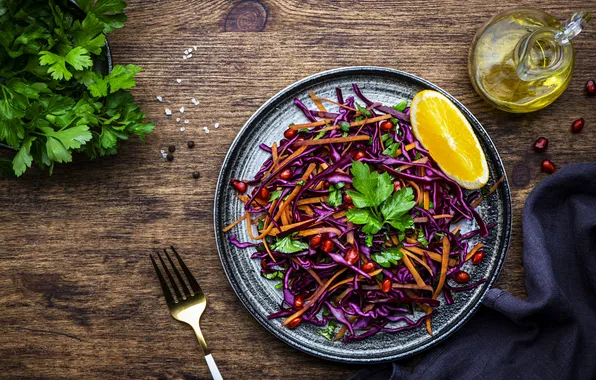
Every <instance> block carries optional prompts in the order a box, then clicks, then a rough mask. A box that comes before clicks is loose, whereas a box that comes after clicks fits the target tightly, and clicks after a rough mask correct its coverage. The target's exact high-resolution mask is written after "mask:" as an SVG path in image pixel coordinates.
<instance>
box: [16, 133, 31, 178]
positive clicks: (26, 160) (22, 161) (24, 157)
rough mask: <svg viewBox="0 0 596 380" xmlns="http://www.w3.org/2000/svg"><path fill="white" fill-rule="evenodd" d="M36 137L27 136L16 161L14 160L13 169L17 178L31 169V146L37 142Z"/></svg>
mask: <svg viewBox="0 0 596 380" xmlns="http://www.w3.org/2000/svg"><path fill="white" fill-rule="evenodd" d="M35 139H36V138H35V137H33V136H27V138H26V139H25V140H24V141H23V143H22V144H21V147H20V149H19V151H18V152H17V154H16V155H15V157H14V159H13V160H12V168H13V170H14V172H15V174H16V175H17V176H20V175H21V174H23V173H24V172H25V170H27V168H30V167H31V163H32V162H33V156H31V144H32V143H33V141H35Z"/></svg>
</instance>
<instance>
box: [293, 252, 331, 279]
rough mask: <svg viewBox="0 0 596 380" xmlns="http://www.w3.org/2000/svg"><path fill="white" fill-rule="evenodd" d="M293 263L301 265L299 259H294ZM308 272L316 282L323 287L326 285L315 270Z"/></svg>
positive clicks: (308, 270)
mask: <svg viewBox="0 0 596 380" xmlns="http://www.w3.org/2000/svg"><path fill="white" fill-rule="evenodd" d="M292 261H293V262H295V263H296V264H298V265H300V261H298V259H297V258H295V257H292ZM306 271H307V272H308V273H309V274H310V275H311V276H312V277H313V278H314V279H315V281H316V282H318V283H319V285H321V286H322V285H325V283H324V282H323V281H322V280H321V278H320V277H319V275H318V274H317V272H315V271H314V270H312V269H310V268H309V269H307V270H306Z"/></svg>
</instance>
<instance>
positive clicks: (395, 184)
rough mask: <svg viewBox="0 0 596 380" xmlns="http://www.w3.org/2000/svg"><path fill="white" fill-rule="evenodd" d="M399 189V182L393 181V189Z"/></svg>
mask: <svg viewBox="0 0 596 380" xmlns="http://www.w3.org/2000/svg"><path fill="white" fill-rule="evenodd" d="M399 190H401V183H399V182H395V183H394V184H393V191H399Z"/></svg>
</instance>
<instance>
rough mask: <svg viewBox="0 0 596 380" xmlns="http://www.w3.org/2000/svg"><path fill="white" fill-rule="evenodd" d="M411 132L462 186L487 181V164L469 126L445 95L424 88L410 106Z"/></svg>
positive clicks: (476, 187) (443, 168) (445, 171)
mask: <svg viewBox="0 0 596 380" xmlns="http://www.w3.org/2000/svg"><path fill="white" fill-rule="evenodd" d="M410 121H411V123H412V131H413V132H414V135H415V136H416V138H417V139H418V141H420V142H421V143H422V145H424V147H425V148H426V149H427V150H428V151H429V153H430V156H431V157H432V158H433V159H434V160H435V161H436V162H437V164H438V165H439V167H440V168H441V170H443V172H444V173H445V174H446V175H447V176H448V177H449V178H451V179H452V180H454V181H455V182H457V183H458V184H459V185H460V186H461V187H463V188H465V189H479V188H481V187H482V186H484V185H486V182H487V181H488V165H487V164H486V157H485V156H484V152H483V151H482V147H481V146H480V142H479V141H478V138H477V137H476V134H475V133H474V131H473V130H472V126H471V125H470V123H469V122H468V119H466V117H465V116H464V114H463V113H462V112H461V111H460V110H459V109H458V108H457V107H456V106H455V104H453V103H452V102H451V101H450V100H449V99H448V98H447V97H446V96H445V95H443V94H441V93H440V92H437V91H432V90H424V91H421V92H419V93H418V94H416V96H415V97H414V100H412V104H411V106H410Z"/></svg>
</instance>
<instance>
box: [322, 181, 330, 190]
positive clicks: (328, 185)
mask: <svg viewBox="0 0 596 380" xmlns="http://www.w3.org/2000/svg"><path fill="white" fill-rule="evenodd" d="M323 187H324V188H325V189H328V188H330V187H331V183H330V182H329V181H325V182H324V183H323Z"/></svg>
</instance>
